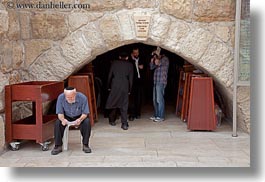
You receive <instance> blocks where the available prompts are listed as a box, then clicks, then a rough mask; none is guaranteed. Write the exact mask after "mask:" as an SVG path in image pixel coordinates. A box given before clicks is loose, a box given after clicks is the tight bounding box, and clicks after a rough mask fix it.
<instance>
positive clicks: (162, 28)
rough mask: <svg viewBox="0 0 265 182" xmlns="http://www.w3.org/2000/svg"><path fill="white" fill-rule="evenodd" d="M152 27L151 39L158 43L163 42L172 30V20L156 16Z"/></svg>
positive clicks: (163, 16)
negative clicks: (170, 29)
mask: <svg viewBox="0 0 265 182" xmlns="http://www.w3.org/2000/svg"><path fill="white" fill-rule="evenodd" d="M151 22H152V23H151V25H150V33H151V36H150V37H151V38H152V39H153V40H155V41H156V42H160V41H163V40H164V39H165V38H166V36H167V33H168V30H169V28H170V24H171V20H170V18H169V16H167V15H161V14H155V15H153V16H152V20H151Z"/></svg>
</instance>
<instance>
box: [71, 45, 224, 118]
mask: <svg viewBox="0 0 265 182" xmlns="http://www.w3.org/2000/svg"><path fill="white" fill-rule="evenodd" d="M133 48H138V49H139V50H140V59H141V60H142V61H143V63H144V74H143V75H142V76H143V80H144V84H143V90H144V92H143V93H142V96H143V97H142V98H143V99H142V112H143V113H145V118H144V119H148V118H149V117H150V116H152V115H153V106H152V94H153V71H151V70H150V67H149V63H150V58H151V52H152V51H153V50H154V49H155V48H156V46H152V45H147V44H143V43H134V44H129V45H124V46H121V47H118V48H116V49H113V50H111V51H108V52H106V53H104V54H101V55H99V56H97V57H96V58H95V59H94V60H92V61H91V62H90V63H88V64H87V65H85V66H84V67H83V68H81V69H80V70H78V71H77V72H75V73H74V75H78V74H81V75H82V74H84V73H87V72H90V71H91V70H92V72H93V74H94V80H95V91H96V98H97V108H98V112H99V114H102V115H104V117H105V118H107V117H108V111H107V110H106V109H105V104H106V100H107V97H108V93H109V92H108V87H107V85H108V84H107V80H108V73H109V69H110V66H111V62H112V61H113V60H116V59H118V55H119V53H120V52H123V51H125V52H127V53H131V51H132V49H133ZM163 51H164V53H165V55H166V56H167V57H168V58H169V60H170V62H169V70H168V79H167V80H168V84H167V87H166V89H165V104H166V117H167V115H168V116H169V115H170V116H171V117H172V114H174V115H178V111H177V106H176V103H177V96H178V89H179V81H180V71H181V70H183V67H184V65H185V66H187V65H189V66H193V65H192V64H190V63H189V62H188V61H187V60H185V59H184V58H182V57H180V56H178V55H176V54H174V53H172V52H170V51H167V50H163ZM193 67H194V69H195V70H196V71H199V72H201V73H202V70H199V69H198V68H196V67H195V66H193ZM88 70H90V71H88ZM195 70H194V71H195ZM196 71H195V72H196ZM205 74H207V75H208V73H207V72H205ZM214 92H215V96H216V97H215V102H216V103H218V105H219V107H220V106H221V108H222V111H223V114H224V116H225V115H227V113H225V112H226V108H225V105H224V103H223V96H222V95H220V91H219V89H218V88H217V87H214ZM217 94H218V95H217ZM129 110H130V109H129ZM129 110H128V114H129V113H130V111H129ZM147 115H149V117H147ZM178 116H179V117H180V115H178ZM175 117H176V116H175ZM186 119H187V118H182V117H181V120H182V121H184V122H186Z"/></svg>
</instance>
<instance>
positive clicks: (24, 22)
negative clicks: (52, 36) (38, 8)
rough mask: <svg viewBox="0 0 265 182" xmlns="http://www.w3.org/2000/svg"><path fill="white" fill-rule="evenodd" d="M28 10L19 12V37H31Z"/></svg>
mask: <svg viewBox="0 0 265 182" xmlns="http://www.w3.org/2000/svg"><path fill="white" fill-rule="evenodd" d="M30 16H31V13H30V12H26V11H25V12H22V11H21V12H19V19H20V31H21V39H23V40H25V39H30V38H31V26H30Z"/></svg>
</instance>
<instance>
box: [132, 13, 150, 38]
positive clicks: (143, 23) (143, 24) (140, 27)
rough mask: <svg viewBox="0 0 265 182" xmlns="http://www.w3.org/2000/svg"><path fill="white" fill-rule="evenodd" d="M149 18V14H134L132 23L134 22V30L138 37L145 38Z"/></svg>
mask: <svg viewBox="0 0 265 182" xmlns="http://www.w3.org/2000/svg"><path fill="white" fill-rule="evenodd" d="M150 19H151V16H146V15H145V16H139V15H135V16H134V24H135V29H136V30H135V31H136V36H137V37H139V38H147V37H148V32H149V26H150Z"/></svg>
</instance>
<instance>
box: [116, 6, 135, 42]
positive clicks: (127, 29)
mask: <svg viewBox="0 0 265 182" xmlns="http://www.w3.org/2000/svg"><path fill="white" fill-rule="evenodd" d="M132 16H133V15H132V14H131V13H129V12H128V11H122V12H120V13H119V14H118V15H117V17H118V19H119V22H120V26H121V32H122V37H123V39H124V40H133V39H134V38H135V27H134V21H133V19H132Z"/></svg>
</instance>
